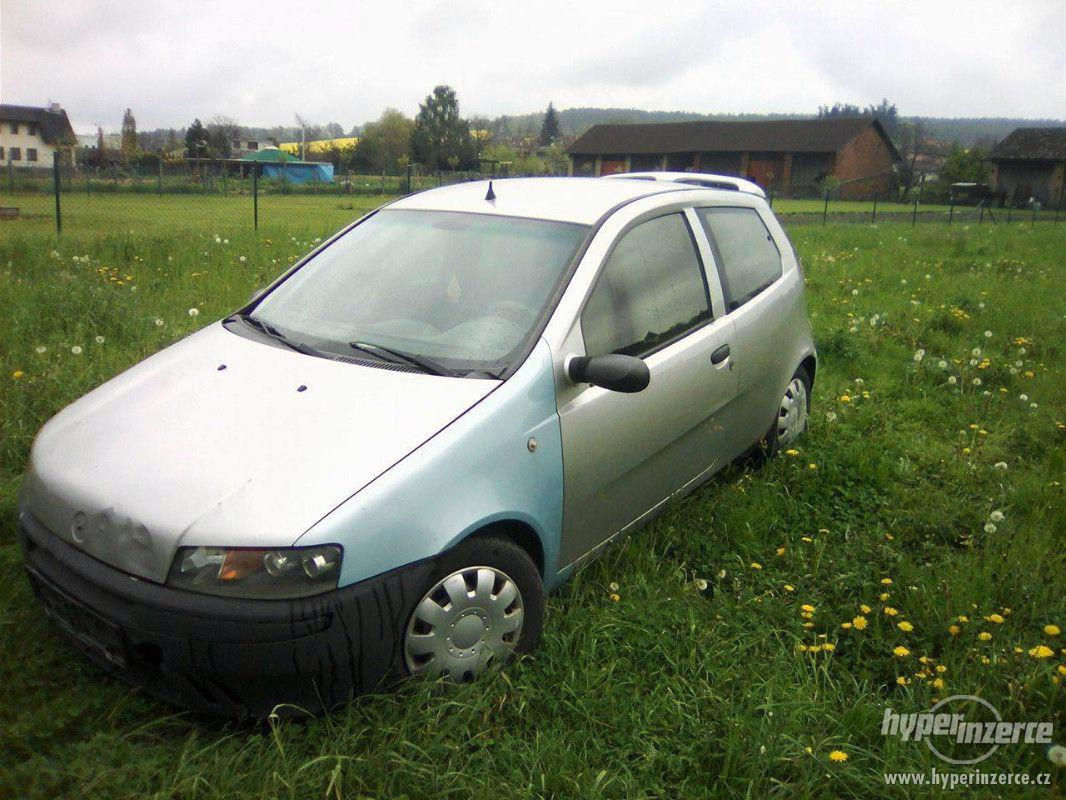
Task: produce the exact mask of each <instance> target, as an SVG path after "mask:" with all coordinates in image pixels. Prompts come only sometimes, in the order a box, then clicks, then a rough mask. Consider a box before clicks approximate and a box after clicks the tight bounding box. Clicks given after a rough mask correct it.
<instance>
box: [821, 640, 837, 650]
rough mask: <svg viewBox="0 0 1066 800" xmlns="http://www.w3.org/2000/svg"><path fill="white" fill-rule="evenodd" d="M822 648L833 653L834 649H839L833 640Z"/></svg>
mask: <svg viewBox="0 0 1066 800" xmlns="http://www.w3.org/2000/svg"><path fill="white" fill-rule="evenodd" d="M822 649H823V650H825V652H827V653H832V652H833V651H834V650H836V649H837V646H836V645H835V644H833V643H832V642H826V643H825V644H823V645H822Z"/></svg>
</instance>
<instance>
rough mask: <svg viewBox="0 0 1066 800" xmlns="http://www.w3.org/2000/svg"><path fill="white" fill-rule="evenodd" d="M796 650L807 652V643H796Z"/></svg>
mask: <svg viewBox="0 0 1066 800" xmlns="http://www.w3.org/2000/svg"><path fill="white" fill-rule="evenodd" d="M796 652H797V653H806V652H807V645H805V644H798V645H796Z"/></svg>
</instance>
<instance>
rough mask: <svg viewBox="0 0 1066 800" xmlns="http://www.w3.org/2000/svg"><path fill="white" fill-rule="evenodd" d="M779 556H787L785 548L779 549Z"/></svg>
mask: <svg viewBox="0 0 1066 800" xmlns="http://www.w3.org/2000/svg"><path fill="white" fill-rule="evenodd" d="M777 554H778V555H779V556H783V555H784V554H785V548H783V547H779V548H777Z"/></svg>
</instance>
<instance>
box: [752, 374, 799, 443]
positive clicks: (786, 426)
mask: <svg viewBox="0 0 1066 800" xmlns="http://www.w3.org/2000/svg"><path fill="white" fill-rule="evenodd" d="M810 410H811V377H810V375H808V374H807V370H806V368H805V367H799V368H798V369H797V370H796V372H795V373H794V374H793V375H792V380H790V381H789V382H788V386H787V387H786V388H785V393H784V394H783V395H782V396H781V401H780V402H779V403H778V406H777V415H776V416H775V418H774V421H773V424H771V425H770V430H769V431H767V432H766V436H765V437H764V438H763V442H762V444H763V447H762V448H761V449H762V450H763V452H765V453H766V455H768V456H775V455H777V453H778V452H779V451H780V450H782V449H788V448H790V447H792V446H793V445H795V443H796V441H797V440H798V439H799V438H800V437H801V436H802V435H803V434H804V433H806V431H807V425H808V422H809V419H810Z"/></svg>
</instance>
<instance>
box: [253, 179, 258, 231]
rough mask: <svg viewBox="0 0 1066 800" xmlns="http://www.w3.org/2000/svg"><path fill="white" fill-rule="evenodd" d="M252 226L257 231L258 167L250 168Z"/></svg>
mask: <svg viewBox="0 0 1066 800" xmlns="http://www.w3.org/2000/svg"><path fill="white" fill-rule="evenodd" d="M252 225H253V227H254V229H255V230H259V165H258V164H254V165H253V166H252Z"/></svg>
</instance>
